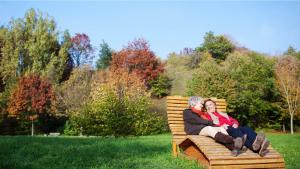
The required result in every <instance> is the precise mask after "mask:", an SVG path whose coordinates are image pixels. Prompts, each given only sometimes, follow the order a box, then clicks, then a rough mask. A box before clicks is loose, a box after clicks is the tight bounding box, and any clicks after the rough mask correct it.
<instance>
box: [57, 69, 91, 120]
mask: <svg viewBox="0 0 300 169" xmlns="http://www.w3.org/2000/svg"><path fill="white" fill-rule="evenodd" d="M92 75H93V71H92V68H91V67H89V66H87V65H86V66H83V67H80V68H75V69H74V70H73V71H72V74H71V76H70V77H69V79H68V80H67V81H64V82H63V83H62V84H61V85H60V86H59V87H58V88H57V90H56V91H57V94H56V95H57V102H56V107H57V109H58V112H60V113H62V114H63V113H66V114H67V115H69V114H70V113H72V112H74V111H77V110H79V109H80V108H81V107H82V106H83V105H84V104H85V103H86V102H87V100H88V97H89V95H90V90H91V83H92V82H91V79H92Z"/></svg>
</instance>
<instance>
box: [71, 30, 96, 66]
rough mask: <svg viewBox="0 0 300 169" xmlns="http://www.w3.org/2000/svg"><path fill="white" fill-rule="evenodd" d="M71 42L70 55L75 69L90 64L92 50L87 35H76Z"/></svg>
mask: <svg viewBox="0 0 300 169" xmlns="http://www.w3.org/2000/svg"><path fill="white" fill-rule="evenodd" d="M71 41H72V47H71V49H70V53H71V56H72V59H73V63H74V65H75V67H79V66H81V65H83V64H87V63H90V62H91V61H92V59H93V55H92V53H93V48H92V45H91V41H90V38H89V37H88V35H86V34H84V33H81V34H80V33H76V35H75V36H74V37H72V38H71Z"/></svg>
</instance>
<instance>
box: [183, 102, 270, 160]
mask: <svg viewBox="0 0 300 169" xmlns="http://www.w3.org/2000/svg"><path fill="white" fill-rule="evenodd" d="M188 103H189V107H190V108H189V109H185V110H184V111H183V119H184V130H185V132H186V133H187V134H188V135H202V136H210V137H212V138H213V139H214V140H215V141H217V142H219V143H221V144H223V145H224V146H226V147H227V148H228V149H229V150H231V154H232V156H237V155H239V154H241V153H242V152H245V151H246V150H247V148H249V149H251V150H252V151H254V152H256V153H258V154H259V155H260V156H262V157H263V156H265V155H266V154H267V153H268V152H269V151H268V150H267V148H268V146H269V144H270V142H269V141H268V140H267V139H266V138H265V135H264V134H262V133H258V134H257V133H255V132H254V131H253V130H252V129H251V128H249V127H247V126H243V127H241V126H239V123H238V121H237V120H235V119H234V118H232V117H230V116H228V115H227V114H226V113H222V112H218V111H217V109H216V103H215V102H214V101H213V100H210V99H208V100H205V101H204V100H203V99H202V98H200V97H197V96H192V97H190V98H189V102H188ZM203 106H204V107H203Z"/></svg>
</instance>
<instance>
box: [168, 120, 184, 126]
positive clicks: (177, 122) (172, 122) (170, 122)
mask: <svg viewBox="0 0 300 169" xmlns="http://www.w3.org/2000/svg"><path fill="white" fill-rule="evenodd" d="M168 123H169V124H182V125H184V123H183V121H168Z"/></svg>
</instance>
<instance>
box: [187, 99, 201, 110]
mask: <svg viewBox="0 0 300 169" xmlns="http://www.w3.org/2000/svg"><path fill="white" fill-rule="evenodd" d="M203 103H204V102H203V99H202V98H201V97H198V96H192V97H190V98H189V106H190V108H195V109H197V110H201V109H202V107H203Z"/></svg>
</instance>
